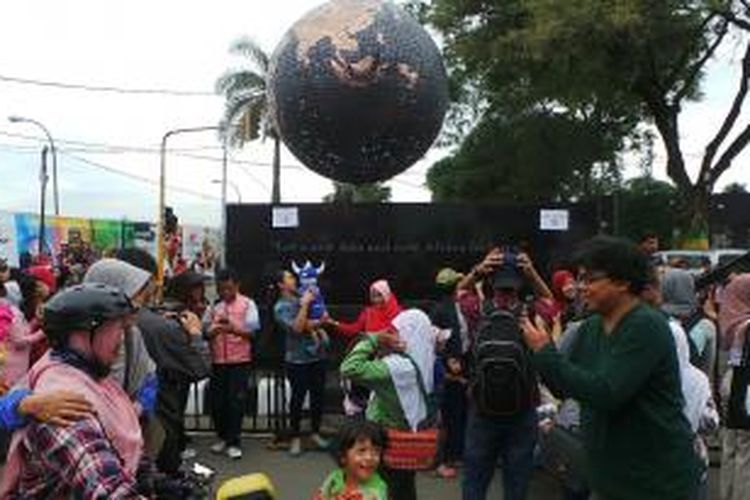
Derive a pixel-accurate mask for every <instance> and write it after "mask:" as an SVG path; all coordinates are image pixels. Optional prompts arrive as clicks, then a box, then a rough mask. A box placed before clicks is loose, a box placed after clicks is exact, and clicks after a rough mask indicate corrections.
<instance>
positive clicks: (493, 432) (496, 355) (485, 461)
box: [460, 247, 552, 500]
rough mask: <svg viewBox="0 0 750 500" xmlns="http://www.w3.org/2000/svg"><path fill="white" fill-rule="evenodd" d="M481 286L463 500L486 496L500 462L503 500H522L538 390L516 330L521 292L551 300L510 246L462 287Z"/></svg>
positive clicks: (525, 260)
mask: <svg viewBox="0 0 750 500" xmlns="http://www.w3.org/2000/svg"><path fill="white" fill-rule="evenodd" d="M478 282H483V283H484V289H485V296H486V297H487V300H486V301H485V303H484V304H483V306H482V319H481V321H480V324H479V327H478V329H477V332H476V336H475V338H474V339H473V345H472V349H471V358H472V359H471V373H472V376H471V398H470V404H469V419H468V426H467V433H466V451H465V455H464V465H465V470H464V476H463V485H462V489H463V498H464V500H482V499H484V498H486V495H487V490H488V488H489V485H490V483H491V482H492V477H493V475H494V473H495V467H496V466H497V463H498V458H501V459H502V467H503V490H504V496H503V498H505V499H506V500H523V499H525V498H526V495H527V491H528V486H529V481H530V479H531V474H532V471H533V452H534V446H535V445H536V435H537V417H536V406H537V405H538V402H539V392H538V386H537V377H536V373H535V372H534V370H533V367H532V364H531V355H530V352H529V351H528V350H527V349H526V346H525V345H524V343H523V338H522V334H521V331H520V327H519V320H520V318H521V316H522V315H523V314H524V313H525V312H526V306H525V304H524V302H523V300H522V295H521V292H522V290H523V289H524V287H526V286H529V287H531V288H532V290H533V292H534V296H535V298H536V299H550V298H551V297H552V294H551V292H550V290H549V288H548V287H547V285H546V284H545V283H544V281H543V280H542V279H541V277H540V276H539V274H538V273H537V272H536V270H535V269H534V266H533V264H532V262H531V259H530V258H529V256H528V255H527V254H525V253H518V252H516V251H514V250H513V249H512V248H507V247H506V248H502V249H501V248H495V249H493V250H492V251H491V252H490V253H489V254H488V255H487V256H486V257H485V259H484V260H483V261H482V262H481V263H480V264H479V265H477V266H475V267H474V269H473V270H472V271H471V273H469V274H468V275H467V276H466V278H464V280H463V281H462V282H461V284H460V287H461V288H463V289H466V290H474V288H475V286H476V284H477V283H478Z"/></svg>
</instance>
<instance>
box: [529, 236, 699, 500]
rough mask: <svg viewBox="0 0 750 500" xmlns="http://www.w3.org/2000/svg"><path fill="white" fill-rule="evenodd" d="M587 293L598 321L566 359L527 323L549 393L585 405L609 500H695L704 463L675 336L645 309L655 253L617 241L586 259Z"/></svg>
mask: <svg viewBox="0 0 750 500" xmlns="http://www.w3.org/2000/svg"><path fill="white" fill-rule="evenodd" d="M578 260H579V263H580V265H581V266H582V267H583V274H582V276H583V280H582V281H583V296H584V299H585V301H586V305H587V307H588V310H589V311H590V312H591V313H592V315H591V316H590V317H589V318H588V319H587V320H585V321H584V323H583V324H582V325H581V327H580V330H579V333H578V336H577V338H576V340H575V344H574V345H573V346H572V348H571V355H570V358H569V359H566V358H565V357H564V356H563V355H562V354H560V352H559V351H558V349H557V348H556V347H555V345H554V344H553V342H552V341H551V338H550V335H549V332H547V331H545V328H543V327H542V326H541V325H535V324H533V323H532V322H531V321H530V319H529V318H523V319H522V321H521V326H522V329H523V332H524V337H525V341H526V343H527V345H528V346H529V348H530V349H531V350H532V351H533V352H534V356H533V361H534V364H535V366H536V367H537V369H538V371H539V372H540V373H541V375H542V378H543V379H544V381H545V384H546V385H547V387H548V388H549V389H550V390H551V391H552V392H553V393H554V394H555V395H556V396H558V397H560V398H565V397H572V398H574V399H576V400H577V401H578V402H579V403H580V405H581V423H582V425H581V427H582V429H581V430H582V433H583V441H584V449H585V452H586V453H585V455H586V461H587V464H588V476H589V480H590V486H591V487H592V489H593V491H594V493H595V494H596V495H599V496H600V497H603V498H634V499H635V498H638V499H639V500H664V499H683V498H689V497H690V495H692V494H693V493H694V490H695V488H696V486H697V478H698V471H699V466H700V464H699V462H698V459H697V457H696V455H695V453H694V450H693V435H692V432H691V429H690V424H689V423H688V420H687V418H686V417H685V414H684V413H683V395H682V387H681V383H680V375H679V365H678V360H677V351H676V349H675V342H674V338H673V337H672V332H671V331H670V328H669V325H668V323H667V319H666V318H665V317H664V316H663V315H662V314H661V313H660V312H658V311H656V310H654V309H653V308H651V307H649V306H648V305H646V304H643V303H641V301H640V298H639V295H640V293H641V292H642V291H643V289H644V287H645V286H646V285H647V283H648V280H649V274H648V263H647V259H646V257H645V256H644V255H643V254H641V253H639V251H638V250H637V249H636V247H635V246H634V245H632V244H631V243H629V242H627V241H625V240H620V239H615V238H608V237H597V238H594V239H593V240H590V241H589V242H587V243H586V244H585V245H584V246H583V247H582V249H581V251H580V253H579V258H578Z"/></svg>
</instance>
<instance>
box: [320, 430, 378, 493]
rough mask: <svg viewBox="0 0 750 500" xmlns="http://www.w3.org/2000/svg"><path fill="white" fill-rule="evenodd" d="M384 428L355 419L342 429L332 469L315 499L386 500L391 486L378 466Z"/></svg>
mask: <svg viewBox="0 0 750 500" xmlns="http://www.w3.org/2000/svg"><path fill="white" fill-rule="evenodd" d="M385 441H386V435H385V431H384V430H383V429H382V428H381V427H380V426H379V425H378V424H375V423H373V422H367V421H356V422H352V423H350V424H348V425H347V426H346V427H344V429H342V431H341V433H340V434H339V439H338V451H337V453H336V461H337V462H338V465H339V467H340V468H338V469H336V470H335V471H333V472H332V473H331V474H330V475H329V476H328V478H327V479H326V480H325V482H324V483H323V486H321V487H320V489H319V490H318V491H317V492H316V493H315V495H314V496H313V500H387V498H388V487H387V486H386V484H385V481H383V479H382V478H381V477H380V475H379V474H378V472H377V470H378V467H379V466H380V459H381V456H382V453H383V450H384V449H385V444H386V443H385Z"/></svg>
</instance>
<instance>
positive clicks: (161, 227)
mask: <svg viewBox="0 0 750 500" xmlns="http://www.w3.org/2000/svg"><path fill="white" fill-rule="evenodd" d="M224 129H225V126H223V125H209V126H203V127H190V128H178V129H173V130H170V131H168V132H167V133H166V134H164V136H163V137H162V139H161V149H160V156H161V162H160V170H159V218H158V219H157V220H158V221H159V224H158V229H157V236H156V237H157V238H158V239H157V242H156V258H157V262H156V281H157V285H158V288H159V297H160V298H161V295H162V292H163V290H164V259H165V257H166V248H165V246H164V245H165V241H164V236H165V230H166V220H165V211H166V208H167V204H166V196H167V194H166V192H167V140H168V139H169V138H170V137H172V136H174V135H178V134H190V133H196V132H207V131H210V130H224ZM223 149H224V159H223V168H222V175H223V178H224V186H223V191H224V199H226V178H227V152H226V150H227V140H226V134H224V139H223Z"/></svg>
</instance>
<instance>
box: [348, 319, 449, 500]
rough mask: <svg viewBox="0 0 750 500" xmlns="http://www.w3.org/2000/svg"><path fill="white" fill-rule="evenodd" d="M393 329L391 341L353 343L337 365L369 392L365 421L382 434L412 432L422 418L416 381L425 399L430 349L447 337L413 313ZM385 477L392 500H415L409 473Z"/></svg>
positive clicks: (430, 385)
mask: <svg viewBox="0 0 750 500" xmlns="http://www.w3.org/2000/svg"><path fill="white" fill-rule="evenodd" d="M393 327H394V329H395V330H397V332H398V334H397V335H394V334H391V333H383V334H380V335H368V336H367V337H366V338H365V339H363V340H361V341H360V342H359V343H357V345H355V346H354V348H353V349H352V350H351V351H350V352H349V354H348V355H347V356H346V358H345V359H344V361H343V362H342V363H341V367H340V373H341V376H342V377H344V378H347V379H350V380H351V381H352V382H354V383H357V384H360V385H363V386H365V387H367V388H368V389H370V390H372V391H373V396H372V398H371V399H370V403H369V404H368V406H367V412H366V415H367V419H368V420H371V421H373V422H377V423H379V424H381V425H382V426H384V427H386V428H388V429H399V430H407V429H411V430H416V429H417V428H418V426H419V425H420V423H422V422H423V421H424V420H425V418H426V417H427V416H428V405H429V402H428V401H426V400H425V394H424V393H423V389H422V388H421V387H420V385H421V384H420V378H421V382H422V384H423V385H424V392H426V393H427V395H428V396H429V395H430V394H431V393H432V392H433V389H434V380H433V369H434V366H435V349H436V344H437V343H438V342H440V341H442V340H444V339H443V338H442V337H444V336H445V335H447V334H446V333H445V332H443V331H442V330H438V329H437V328H435V327H433V326H432V323H431V322H430V319H429V317H428V316H427V315H426V314H425V313H423V312H422V311H419V310H417V309H410V310H407V311H404V312H402V313H401V314H399V315H398V316H396V318H395V319H394V320H393ZM399 353H405V354H407V355H408V357H407V356H403V354H399ZM385 477H386V482H387V483H388V489H389V492H390V494H391V497H392V498H393V499H395V500H415V499H416V498H417V493H416V484H415V474H414V471H405V470H387V471H385Z"/></svg>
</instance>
